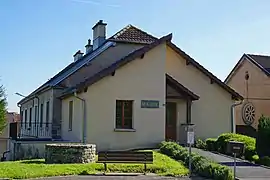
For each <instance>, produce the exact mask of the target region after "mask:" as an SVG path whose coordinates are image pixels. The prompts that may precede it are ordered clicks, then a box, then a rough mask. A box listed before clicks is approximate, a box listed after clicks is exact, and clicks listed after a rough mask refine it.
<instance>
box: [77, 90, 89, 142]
mask: <svg viewBox="0 0 270 180" xmlns="http://www.w3.org/2000/svg"><path fill="white" fill-rule="evenodd" d="M74 96H75V97H76V98H77V99H79V100H81V101H82V105H83V124H82V127H83V128H82V132H83V133H82V136H83V138H82V141H83V144H86V102H85V99H83V98H80V97H78V95H77V93H76V92H74Z"/></svg>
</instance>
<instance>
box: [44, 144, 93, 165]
mask: <svg viewBox="0 0 270 180" xmlns="http://www.w3.org/2000/svg"><path fill="white" fill-rule="evenodd" d="M45 153H46V155H45V162H46V163H48V164H53V163H58V164H62V163H63V164H64V163H90V162H94V161H95V155H96V145H95V144H71V143H65V144H46V146H45Z"/></svg>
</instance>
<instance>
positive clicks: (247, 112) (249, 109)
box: [242, 102, 255, 125]
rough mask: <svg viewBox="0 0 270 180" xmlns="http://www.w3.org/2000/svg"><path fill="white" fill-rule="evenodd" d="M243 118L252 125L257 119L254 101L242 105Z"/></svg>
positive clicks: (247, 123)
mask: <svg viewBox="0 0 270 180" xmlns="http://www.w3.org/2000/svg"><path fill="white" fill-rule="evenodd" d="M242 118H243V121H244V123H245V124H246V125H251V124H252V123H253V122H254V120H255V108H254V106H253V104H252V103H250V102H249V103H246V104H244V106H243V107H242Z"/></svg>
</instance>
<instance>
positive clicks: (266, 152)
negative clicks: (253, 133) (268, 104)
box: [256, 116, 270, 157]
mask: <svg viewBox="0 0 270 180" xmlns="http://www.w3.org/2000/svg"><path fill="white" fill-rule="evenodd" d="M269 139H270V118H269V117H265V116H261V117H260V119H259V125H258V134H257V139H256V149H257V152H258V155H259V156H260V157H264V156H270V148H269V147H270V141H269Z"/></svg>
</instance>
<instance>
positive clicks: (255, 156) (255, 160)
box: [252, 155, 259, 164]
mask: <svg viewBox="0 0 270 180" xmlns="http://www.w3.org/2000/svg"><path fill="white" fill-rule="evenodd" d="M252 161H254V162H255V163H256V164H257V163H259V156H258V155H253V156H252Z"/></svg>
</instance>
